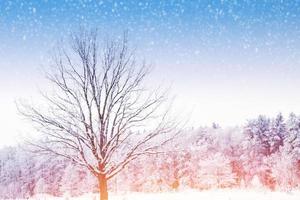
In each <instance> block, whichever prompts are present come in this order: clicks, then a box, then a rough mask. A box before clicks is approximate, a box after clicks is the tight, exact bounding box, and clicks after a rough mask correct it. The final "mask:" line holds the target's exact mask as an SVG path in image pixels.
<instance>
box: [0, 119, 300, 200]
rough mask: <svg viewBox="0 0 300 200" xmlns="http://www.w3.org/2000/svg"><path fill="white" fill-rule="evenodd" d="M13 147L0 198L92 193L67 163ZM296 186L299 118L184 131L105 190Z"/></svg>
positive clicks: (0, 169)
mask: <svg viewBox="0 0 300 200" xmlns="http://www.w3.org/2000/svg"><path fill="white" fill-rule="evenodd" d="M28 148H29V147H27V146H25V145H20V146H17V147H7V148H3V149H1V150H0V197H1V198H27V197H30V196H33V195H35V194H38V193H48V194H51V195H54V196H61V195H63V194H64V193H68V194H70V195H71V196H77V195H81V194H83V193H86V192H97V181H96V180H95V178H94V177H93V176H92V175H90V174H89V173H88V172H86V170H82V169H81V168H80V167H79V166H76V165H75V163H72V162H70V161H67V160H64V159H58V158H55V157H50V156H47V155H41V156H39V155H36V154H32V153H30V151H27V150H28ZM299 185H300V116H297V115H295V114H293V113H292V114H290V115H289V117H288V118H287V119H284V118H283V116H282V115H281V114H278V115H277V116H276V117H275V118H268V117H266V116H259V117H258V118H256V119H253V120H249V121H248V122H247V123H245V125H244V126H243V127H234V128H222V127H219V126H218V125H217V124H213V126H212V127H201V128H197V129H195V128H189V129H185V131H184V132H182V133H181V134H180V135H179V136H178V137H176V138H175V139H174V140H172V141H170V142H169V143H168V144H167V145H165V146H164V147H163V148H162V149H161V151H160V152H158V153H157V154H155V155H152V156H145V157H142V158H140V159H138V160H135V161H133V162H132V163H131V164H130V165H128V166H127V167H126V169H125V170H123V171H122V172H121V174H120V175H119V176H117V177H115V178H114V179H113V180H112V181H111V182H110V184H109V188H110V190H111V191H114V192H122V191H143V192H157V191H171V190H181V189H196V190H205V189H211V188H252V187H265V188H269V189H270V190H274V189H279V190H284V191H287V190H291V189H295V188H297V187H299Z"/></svg>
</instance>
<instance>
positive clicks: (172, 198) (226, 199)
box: [31, 190, 300, 200]
mask: <svg viewBox="0 0 300 200" xmlns="http://www.w3.org/2000/svg"><path fill="white" fill-rule="evenodd" d="M299 198H300V191H291V192H271V191H263V190H261V191H253V190H210V191H201V192H200V191H184V192H183V191H182V192H169V193H127V194H119V195H114V194H110V198H109V199H110V200H299ZM52 199H53V200H85V199H91V200H97V199H98V196H97V195H96V194H86V195H83V196H81V197H76V198H70V197H68V196H67V195H65V196H64V197H61V198H57V197H55V198H54V197H51V196H49V195H37V196H36V197H34V198H32V199H31V200H52Z"/></svg>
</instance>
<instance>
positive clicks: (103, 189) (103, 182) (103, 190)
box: [98, 174, 108, 200]
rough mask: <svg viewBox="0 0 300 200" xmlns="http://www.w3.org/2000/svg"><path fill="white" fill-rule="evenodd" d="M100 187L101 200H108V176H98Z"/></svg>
mask: <svg viewBox="0 0 300 200" xmlns="http://www.w3.org/2000/svg"><path fill="white" fill-rule="evenodd" d="M98 187H99V193H100V200H108V192H107V179H106V176H105V175H103V174H100V175H99V176H98Z"/></svg>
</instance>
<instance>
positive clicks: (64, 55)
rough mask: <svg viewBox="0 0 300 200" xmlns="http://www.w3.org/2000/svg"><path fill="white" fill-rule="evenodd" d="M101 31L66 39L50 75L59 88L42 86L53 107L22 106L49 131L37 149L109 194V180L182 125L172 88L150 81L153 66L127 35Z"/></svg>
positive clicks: (153, 150) (103, 195)
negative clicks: (169, 104) (104, 37)
mask: <svg viewBox="0 0 300 200" xmlns="http://www.w3.org/2000/svg"><path fill="white" fill-rule="evenodd" d="M97 35H98V34H97V33H96V31H80V32H79V33H78V34H74V35H72V37H71V43H70V44H71V45H70V46H60V47H59V48H58V49H57V51H56V53H55V56H54V57H53V66H52V67H53V69H54V70H53V72H51V73H49V74H48V75H47V79H48V80H49V81H50V83H51V84H53V86H54V87H53V88H54V92H53V94H52V93H51V95H49V93H48V94H46V93H42V96H43V97H44V99H45V100H46V101H47V106H43V107H40V108H38V107H37V106H32V105H31V104H22V106H21V107H20V112H21V113H22V114H23V115H24V116H25V117H27V118H28V119H30V120H32V121H33V122H34V123H35V124H36V125H37V128H38V131H39V132H40V133H43V134H44V135H45V136H46V137H44V139H43V140H42V141H39V142H38V143H33V145H34V147H36V148H37V149H36V150H37V152H39V153H51V154H54V155H58V156H62V157H64V158H68V159H70V160H72V161H74V162H76V163H77V164H79V165H81V166H83V167H85V168H86V169H87V170H89V171H90V172H91V173H92V174H93V175H94V176H96V177H97V179H98V183H99V192H100V199H101V200H107V199H108V192H107V181H108V180H109V179H111V178H112V177H114V176H115V175H116V174H118V173H119V172H120V171H121V170H122V169H123V168H124V167H125V166H126V165H127V164H128V163H130V162H131V161H132V160H134V159H136V158H138V157H139V156H141V155H145V154H153V153H157V149H158V147H160V146H161V145H163V144H164V143H166V142H167V141H169V140H170V139H171V138H172V135H173V136H174V134H173V133H174V131H173V130H176V129H177V128H176V124H175V122H174V121H171V120H167V113H168V112H167V111H166V110H167V109H165V108H166V107H164V106H163V105H165V103H166V100H167V96H166V92H161V91H160V90H155V91H149V90H146V89H145V88H144V87H143V85H144V84H143V83H144V80H145V77H146V76H147V75H148V72H149V67H148V66H147V65H146V64H145V63H144V62H143V63H142V64H141V65H140V66H139V64H138V62H137V61H136V59H135V55H134V52H133V51H131V50H130V49H129V46H128V42H127V37H126V34H124V37H123V38H122V39H120V40H115V41H105V42H104V43H100V42H98V36H97ZM100 44H102V45H100ZM102 47H103V48H102ZM45 108H46V109H45ZM163 110H164V111H163Z"/></svg>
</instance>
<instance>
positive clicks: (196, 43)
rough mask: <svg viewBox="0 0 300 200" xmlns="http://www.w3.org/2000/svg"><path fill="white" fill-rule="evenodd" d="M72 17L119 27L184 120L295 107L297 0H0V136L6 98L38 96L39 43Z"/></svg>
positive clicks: (60, 32)
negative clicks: (151, 67) (187, 116)
mask: <svg viewBox="0 0 300 200" xmlns="http://www.w3.org/2000/svg"><path fill="white" fill-rule="evenodd" d="M79 26H87V27H97V28H98V29H99V32H100V34H102V35H107V34H109V35H112V37H118V35H120V34H122V32H123V31H124V30H128V32H129V37H130V41H131V44H132V45H133V46H134V47H136V48H137V54H138V55H139V56H140V57H141V58H146V60H147V61H148V62H149V63H151V64H153V65H154V67H155V70H154V71H153V74H152V78H151V81H152V82H151V81H150V83H151V84H152V83H157V82H163V83H166V85H172V88H173V90H172V91H173V93H174V94H176V95H177V103H176V109H177V110H178V112H180V111H181V110H184V111H185V112H188V113H192V114H191V123H192V125H194V126H198V125H205V124H207V125H209V124H210V123H212V122H213V121H216V122H219V123H220V124H221V125H224V126H227V125H235V124H243V123H244V122H245V121H246V119H248V118H252V117H255V116H257V115H258V114H266V115H274V114H276V113H278V112H283V113H284V114H285V113H288V112H291V111H294V112H296V113H297V112H298V113H300V93H299V91H300V79H299V77H300V27H299V26H300V1H287V0H286V1H284V0H282V1H279V0H269V1H263V0H257V1H254V0H253V1H242V0H240V1H234V0H232V1H225V0H224V1H204V0H200V1H194V0H190V1H188V0H181V1H176V0H170V1H167V0H161V1H158V0H152V1H130V0H129V1H125V0H124V1H83V0H82V1H79V0H78V1H75V0H74V1H72V0H66V1H63V0H48V1H47V0H40V1H37V0H35V1H33V0H26V1H25V0H24V1H22V0H15V1H8V0H2V1H0V56H1V59H0V89H1V91H2V95H3V96H2V97H1V99H0V110H2V111H3V112H4V113H5V115H2V116H1V117H0V120H1V121H2V122H3V124H4V127H3V134H2V133H0V139H1V138H3V141H6V142H7V143H8V144H10V143H14V141H15V136H16V135H18V134H21V133H22V132H23V127H26V126H27V125H26V124H24V122H23V121H22V120H21V119H20V117H19V116H18V115H17V114H16V109H15V105H14V101H15V99H18V98H33V99H35V98H38V95H37V92H36V91H37V88H38V87H43V85H44V79H43V75H42V73H41V72H42V71H43V70H44V69H47V68H48V66H49V65H47V61H48V57H49V52H50V51H51V49H52V48H53V46H54V45H55V44H56V43H57V41H59V39H61V38H66V37H67V36H68V33H70V32H71V31H74V30H77V29H78V27H79ZM11 125H13V127H14V128H11V127H12V126H11ZM20 127H21V128H20ZM28 130H29V129H28ZM8 133H9V134H8Z"/></svg>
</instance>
